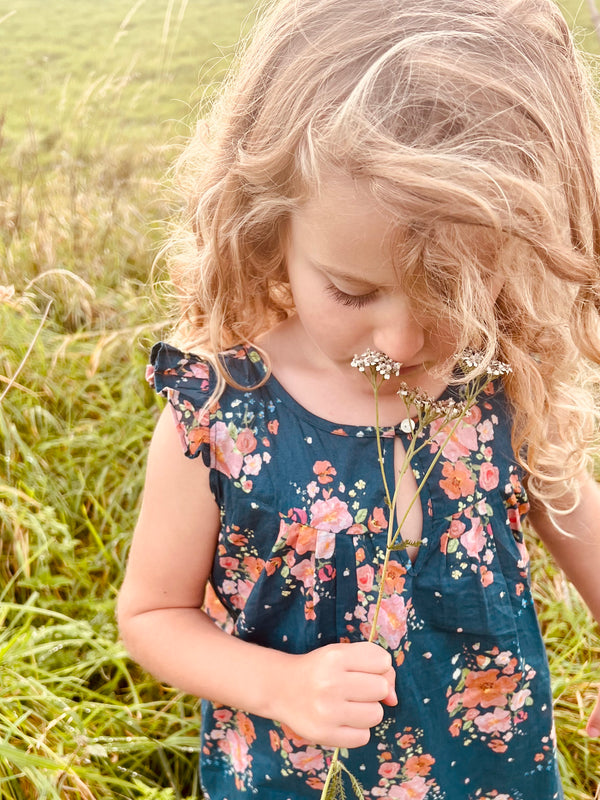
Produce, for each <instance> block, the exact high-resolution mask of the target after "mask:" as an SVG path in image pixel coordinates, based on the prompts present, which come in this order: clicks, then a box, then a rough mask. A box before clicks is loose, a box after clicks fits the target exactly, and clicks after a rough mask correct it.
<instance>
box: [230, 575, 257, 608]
mask: <svg viewBox="0 0 600 800" xmlns="http://www.w3.org/2000/svg"><path fill="white" fill-rule="evenodd" d="M253 587H254V583H253V582H252V581H242V580H239V581H238V582H237V587H236V589H237V594H234V595H233V597H232V598H231V605H232V606H234V607H235V608H240V609H242V608H244V606H245V605H246V600H247V599H248V598H249V597H250V592H251V591H252V589H253Z"/></svg>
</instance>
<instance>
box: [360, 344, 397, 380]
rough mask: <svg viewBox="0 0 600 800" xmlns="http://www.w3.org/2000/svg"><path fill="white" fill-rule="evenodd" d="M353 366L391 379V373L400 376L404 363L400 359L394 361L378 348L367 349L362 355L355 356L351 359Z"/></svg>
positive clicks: (385, 378)
mask: <svg viewBox="0 0 600 800" xmlns="http://www.w3.org/2000/svg"><path fill="white" fill-rule="evenodd" d="M351 364H352V366H353V367H356V368H357V369H358V371H359V372H367V371H369V372H371V373H375V374H378V375H381V377H382V378H383V379H384V380H389V379H390V375H395V376H396V377H398V375H400V369H401V368H402V364H401V363H400V361H394V360H393V359H391V358H390V357H389V356H386V355H385V353H380V352H378V351H377V350H365V352H364V353H363V354H362V355H360V356H356V355H355V356H354V358H353V359H352V361H351Z"/></svg>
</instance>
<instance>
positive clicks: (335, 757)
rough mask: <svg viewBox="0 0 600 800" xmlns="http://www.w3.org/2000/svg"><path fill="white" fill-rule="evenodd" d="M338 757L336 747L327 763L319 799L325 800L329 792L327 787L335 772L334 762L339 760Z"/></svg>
mask: <svg viewBox="0 0 600 800" xmlns="http://www.w3.org/2000/svg"><path fill="white" fill-rule="evenodd" d="M339 759H340V748H339V747H336V748H335V750H334V751H333V755H332V756H331V761H330V763H329V769H328V770H327V778H326V779H325V786H323V791H322V792H321V800H326V797H327V793H328V792H329V787H330V786H331V781H332V780H333V776H334V775H335V772H336V764H337V763H338V762H339Z"/></svg>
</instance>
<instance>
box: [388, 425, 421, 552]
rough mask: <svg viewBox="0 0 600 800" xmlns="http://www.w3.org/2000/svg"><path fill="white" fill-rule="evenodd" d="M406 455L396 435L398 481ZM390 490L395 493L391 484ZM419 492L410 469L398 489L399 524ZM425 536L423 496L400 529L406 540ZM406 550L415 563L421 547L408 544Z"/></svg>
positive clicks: (416, 539)
mask: <svg viewBox="0 0 600 800" xmlns="http://www.w3.org/2000/svg"><path fill="white" fill-rule="evenodd" d="M405 457H406V451H405V450H404V445H403V444H402V440H401V439H400V437H399V436H396V438H395V439H394V476H395V479H396V481H397V480H398V475H399V474H400V470H401V468H402V464H403V463H404V459H405ZM390 492H391V493H392V494H393V492H394V487H391V486H390ZM416 492H417V481H416V480H415V476H414V473H413V471H412V469H408V470H407V471H406V473H405V474H404V476H403V477H402V480H401V481H400V487H399V489H398V499H397V501H396V524H397V525H399V524H400V522H401V520H402V518H403V517H404V514H405V513H406V509H407V508H408V506H409V505H410V503H411V501H412V499H413V497H414V496H415V494H416ZM422 536H423V509H422V507H421V498H420V497H418V498H417V499H416V500H415V502H414V503H413V506H412V508H411V509H410V511H409V512H408V516H407V517H406V520H405V521H404V524H403V525H402V530H401V531H400V537H401V538H402V539H403V540H404V541H407V540H408V541H412V542H420V541H421V538H422ZM406 552H407V554H408V557H409V558H410V560H411V561H412V563H413V564H414V562H415V559H416V557H417V553H418V552H419V547H418V546H414V545H408V546H407V547H406Z"/></svg>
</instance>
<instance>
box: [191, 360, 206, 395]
mask: <svg viewBox="0 0 600 800" xmlns="http://www.w3.org/2000/svg"><path fill="white" fill-rule="evenodd" d="M188 369H189V371H190V372H191V373H192V375H193V376H194V378H198V379H199V380H201V381H207V385H206V387H204V386H202V387H201V388H202V390H203V391H206V390H207V389H208V365H207V364H199V363H194V362H190V363H189V364H188Z"/></svg>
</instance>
